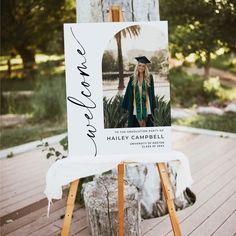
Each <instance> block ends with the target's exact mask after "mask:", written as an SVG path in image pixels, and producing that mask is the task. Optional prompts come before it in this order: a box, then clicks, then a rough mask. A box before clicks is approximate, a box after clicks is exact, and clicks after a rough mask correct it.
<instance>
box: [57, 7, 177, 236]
mask: <svg viewBox="0 0 236 236" xmlns="http://www.w3.org/2000/svg"><path fill="white" fill-rule="evenodd" d="M110 20H111V21H112V22H120V21H123V16H122V12H121V8H120V6H113V7H111V8H110ZM130 163H135V162H122V163H121V164H119V165H118V209H119V236H124V165H125V164H127V165H128V164H130ZM156 166H157V170H158V172H159V175H160V180H161V184H162V189H163V192H164V196H165V199H166V203H167V208H168V212H169V217H170V221H171V225H172V229H173V233H174V235H175V236H181V231H180V227H179V223H178V219H177V216H176V211H175V205H174V193H173V188H172V185H171V182H170V178H169V175H168V171H167V167H166V164H165V163H157V164H156ZM78 185H79V179H78V180H75V181H73V182H71V185H70V191H69V195H68V199H67V204H66V212H65V218H64V223H63V228H62V232H61V236H68V235H69V231H70V225H71V219H72V214H73V209H74V204H75V197H76V193H77V189H78Z"/></svg>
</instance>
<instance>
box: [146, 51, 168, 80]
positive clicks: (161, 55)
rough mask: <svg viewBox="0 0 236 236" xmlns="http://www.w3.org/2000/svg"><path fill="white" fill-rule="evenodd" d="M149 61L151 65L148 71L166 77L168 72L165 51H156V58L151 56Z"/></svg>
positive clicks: (166, 53)
mask: <svg viewBox="0 0 236 236" xmlns="http://www.w3.org/2000/svg"><path fill="white" fill-rule="evenodd" d="M150 60H151V62H152V63H151V64H150V66H149V70H150V71H152V72H155V73H159V74H160V75H161V76H165V77H166V76H167V74H168V70H169V64H168V52H167V50H165V49H162V50H159V51H157V53H156V56H153V57H152V58H151V59H150Z"/></svg>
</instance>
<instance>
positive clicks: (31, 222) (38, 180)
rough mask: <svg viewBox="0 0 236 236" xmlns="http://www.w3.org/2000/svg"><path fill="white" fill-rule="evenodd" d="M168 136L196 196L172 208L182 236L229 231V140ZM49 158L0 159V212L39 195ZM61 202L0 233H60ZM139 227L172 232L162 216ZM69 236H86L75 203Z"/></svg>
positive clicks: (233, 165)
mask: <svg viewBox="0 0 236 236" xmlns="http://www.w3.org/2000/svg"><path fill="white" fill-rule="evenodd" d="M172 140H173V142H174V143H173V147H174V149H175V150H179V151H183V152H184V153H185V154H186V155H187V156H188V157H189V161H190V168H191V172H192V176H193V179H194V184H193V186H192V188H191V189H192V190H193V192H194V193H195V194H196V195H197V202H196V203H195V204H194V205H193V206H192V207H189V208H187V209H184V210H182V211H179V212H177V216H178V219H179V222H180V228H181V231H182V233H183V235H194V236H195V235H201V236H205V235H206V236H207V235H217V236H222V235H227V236H228V235H229V236H231V235H234V234H235V232H236V230H235V229H236V228H235V225H236V206H235V204H234V203H235V198H236V197H235V196H236V193H235V191H236V185H235V183H236V174H235V173H236V159H235V155H236V145H235V139H233V138H221V137H216V136H207V135H202V134H191V133H185V132H180V131H175V132H173V135H172ZM57 147H59V145H57ZM53 162H54V160H53V159H51V160H47V159H46V158H45V153H43V152H41V151H40V150H35V151H31V152H29V153H25V154H20V155H17V156H15V157H13V158H12V159H3V160H0V171H1V179H0V191H1V193H2V194H1V195H0V204H1V209H0V213H1V211H2V210H4V214H6V213H10V212H12V211H14V210H16V209H21V208H22V209H23V208H24V207H26V206H27V205H29V203H33V202H37V201H39V200H42V198H45V196H44V195H43V194H42V192H43V189H44V183H45V174H46V171H47V169H48V168H49V166H50V165H51V163H53ZM22 166H23V168H22ZM25 170H27V171H25ZM25 172H27V173H25ZM8 181H9V182H8ZM2 203H3V205H2ZM2 206H3V207H4V208H3V207H2ZM65 206H66V200H65V199H63V200H61V201H57V202H56V203H55V204H54V205H53V206H52V208H51V215H50V218H49V219H48V218H47V217H46V211H47V207H46V206H45V207H42V208H41V209H38V210H34V211H33V212H31V213H29V214H27V215H23V216H21V217H20V218H19V219H16V220H15V221H13V222H12V223H10V224H5V225H4V226H3V227H2V228H1V236H2V235H3V236H4V235H8V236H9V235H11V236H14V235H15V236H16V235H17V236H18V235H24V236H29V235H31V236H36V235H44V236H49V235H50V236H56V235H60V231H61V227H62V223H63V219H61V218H60V217H61V215H63V214H64V212H65ZM0 216H1V214H0ZM141 226H142V232H143V235H146V236H151V235H153V236H154V235H155V236H156V235H160V236H162V235H168V236H170V235H173V233H172V228H171V224H170V220H169V217H168V215H167V216H164V217H160V218H156V219H149V220H144V221H143V222H142V223H141ZM70 235H79V236H88V235H89V232H88V227H87V221H86V217H85V211H84V209H78V206H77V208H76V210H75V212H74V217H73V219H72V225H71V234H70Z"/></svg>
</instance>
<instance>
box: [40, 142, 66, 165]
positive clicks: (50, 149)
mask: <svg viewBox="0 0 236 236" xmlns="http://www.w3.org/2000/svg"><path fill="white" fill-rule="evenodd" d="M37 147H42V148H43V149H42V151H43V152H47V154H46V158H47V159H49V158H52V157H53V158H55V161H57V160H61V159H64V158H66V156H65V155H63V154H62V153H61V152H60V151H58V150H56V149H55V148H54V147H51V146H49V144H48V142H45V143H44V142H42V143H41V144H39V145H37Z"/></svg>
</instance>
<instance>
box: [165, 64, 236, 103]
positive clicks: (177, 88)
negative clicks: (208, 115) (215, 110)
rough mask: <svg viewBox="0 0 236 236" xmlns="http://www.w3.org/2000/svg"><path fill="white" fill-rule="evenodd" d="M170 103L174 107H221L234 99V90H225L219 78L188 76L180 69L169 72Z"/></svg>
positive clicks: (235, 89) (235, 91) (235, 90)
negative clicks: (210, 105) (212, 105)
mask: <svg viewBox="0 0 236 236" xmlns="http://www.w3.org/2000/svg"><path fill="white" fill-rule="evenodd" d="M169 78H170V86H171V101H172V103H173V104H174V105H175V106H181V107H191V106H193V105H195V104H197V105H208V104H209V103H215V105H220V106H222V105H223V104H224V103H225V102H229V101H233V100H234V99H236V88H226V87H223V86H222V85H221V84H220V81H219V78H217V77H216V78H209V79H208V80H207V79H204V78H202V77H200V76H198V75H189V74H187V73H186V72H184V71H183V70H182V69H181V67H179V68H174V69H171V70H170V75H169Z"/></svg>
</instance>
